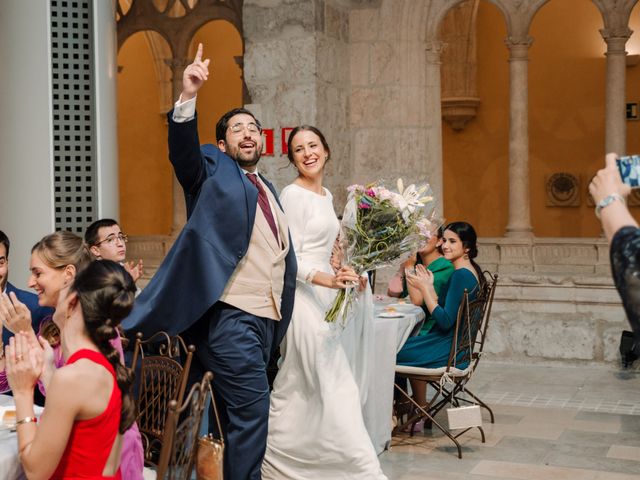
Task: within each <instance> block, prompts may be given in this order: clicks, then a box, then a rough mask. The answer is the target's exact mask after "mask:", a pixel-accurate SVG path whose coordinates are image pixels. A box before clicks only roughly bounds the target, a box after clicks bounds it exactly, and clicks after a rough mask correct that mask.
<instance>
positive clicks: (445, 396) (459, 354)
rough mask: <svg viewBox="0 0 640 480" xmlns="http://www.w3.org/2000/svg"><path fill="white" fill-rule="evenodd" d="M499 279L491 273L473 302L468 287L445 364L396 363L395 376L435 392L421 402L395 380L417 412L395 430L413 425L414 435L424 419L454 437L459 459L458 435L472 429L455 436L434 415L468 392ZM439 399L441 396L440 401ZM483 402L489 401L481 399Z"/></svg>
mask: <svg viewBox="0 0 640 480" xmlns="http://www.w3.org/2000/svg"><path fill="white" fill-rule="evenodd" d="M496 282H497V275H496V276H495V277H494V276H491V275H490V281H487V282H485V284H484V286H483V288H482V289H481V290H480V292H479V293H478V295H477V296H476V298H475V299H474V300H473V301H469V294H468V292H467V291H466V290H465V292H464V295H463V298H462V302H461V303H460V308H459V309H458V316H457V318H456V324H455V330H454V335H453V341H452V342H451V348H450V350H449V359H448V362H447V365H446V366H444V367H440V368H421V367H409V366H405V365H396V376H398V377H401V378H407V379H409V380H417V381H421V382H426V383H427V384H430V385H431V386H433V387H434V388H435V390H436V394H435V395H434V397H433V398H432V399H431V401H430V403H429V404H427V405H419V404H418V403H417V402H415V401H414V400H413V398H412V397H411V395H410V394H409V393H408V392H407V391H405V390H404V389H403V388H402V387H401V386H400V385H398V384H397V383H396V385H395V388H396V390H398V392H399V393H400V394H401V396H402V397H404V398H405V399H406V400H407V401H408V402H409V404H410V405H411V406H412V407H413V412H414V413H413V415H409V418H408V419H407V420H406V421H404V422H399V424H398V425H397V426H396V428H395V429H394V434H396V433H398V432H400V431H402V430H404V429H405V428H407V427H411V435H413V428H414V426H415V423H416V422H417V421H418V420H420V419H424V420H425V421H427V422H429V423H430V424H431V425H435V426H436V427H437V428H438V429H439V430H441V431H442V433H444V434H445V435H446V436H447V437H449V439H451V441H452V442H453V443H454V444H455V445H456V448H457V450H458V458H462V448H461V446H460V443H459V442H458V440H457V438H458V437H459V436H460V435H462V434H463V433H465V432H466V431H468V430H469V429H465V430H463V431H462V432H459V433H457V434H456V435H453V434H452V433H451V432H450V431H449V429H448V428H446V427H444V426H443V425H441V424H440V423H438V422H437V421H436V420H435V419H434V417H435V415H436V414H437V413H438V412H439V411H440V410H441V409H442V408H443V407H444V406H445V405H449V404H453V405H456V406H457V405H458V403H459V401H461V400H462V398H461V393H462V391H463V390H464V391H465V392H468V390H467V389H466V388H465V385H466V383H467V382H468V381H469V379H470V378H471V375H472V373H473V370H474V368H475V366H476V365H477V363H478V361H479V358H480V353H481V348H482V346H484V337H485V335H486V322H485V319H486V312H487V311H490V304H491V302H492V301H493V292H494V289H495V285H496ZM478 337H480V338H478ZM450 385H451V386H450ZM438 398H440V400H439V401H438ZM478 403H480V402H478ZM481 405H486V404H484V402H482V403H481ZM486 408H487V409H489V407H488V406H486ZM489 411H490V414H491V416H492V421H493V412H491V410H490V409H489ZM477 428H478V429H479V431H480V435H481V438H482V443H484V442H485V435H484V431H483V430H482V427H477Z"/></svg>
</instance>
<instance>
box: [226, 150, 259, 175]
mask: <svg viewBox="0 0 640 480" xmlns="http://www.w3.org/2000/svg"><path fill="white" fill-rule="evenodd" d="M260 153H261V152H258V151H257V150H256V152H255V153H254V154H253V155H249V156H245V155H244V154H243V153H242V152H239V155H237V156H234V157H231V158H233V159H234V160H235V161H236V162H237V163H238V165H239V166H240V168H242V169H244V170H248V169H249V168H251V167H255V166H256V165H257V164H258V161H259V160H260Z"/></svg>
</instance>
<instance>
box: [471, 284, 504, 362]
mask: <svg viewBox="0 0 640 480" xmlns="http://www.w3.org/2000/svg"><path fill="white" fill-rule="evenodd" d="M483 273H484V276H485V290H486V293H485V297H486V299H485V303H484V308H483V310H482V321H481V322H480V329H479V330H478V334H477V336H476V338H475V341H474V346H473V366H474V368H475V366H476V365H477V364H478V361H479V360H480V356H481V354H482V351H483V350H484V343H485V341H486V339H487V330H488V328H489V319H490V318H491V308H492V307H493V297H494V295H495V293H496V285H497V284H498V274H497V273H494V274H492V273H491V272H487V271H485V272H483Z"/></svg>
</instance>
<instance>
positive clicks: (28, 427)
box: [5, 260, 136, 480]
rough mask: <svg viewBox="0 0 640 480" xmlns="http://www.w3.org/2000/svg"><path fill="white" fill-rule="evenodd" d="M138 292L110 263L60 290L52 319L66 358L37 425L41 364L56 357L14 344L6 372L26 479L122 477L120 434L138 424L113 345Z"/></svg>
mask: <svg viewBox="0 0 640 480" xmlns="http://www.w3.org/2000/svg"><path fill="white" fill-rule="evenodd" d="M135 292H136V286H135V284H134V283H133V280H132V279H131V276H130V275H129V274H128V273H126V272H125V271H124V270H123V269H122V267H120V266H119V265H118V264H117V263H115V262H111V261H108V260H101V261H96V262H92V263H91V264H90V265H89V266H88V267H87V268H86V269H84V270H83V271H81V272H80V273H78V274H77V276H76V277H75V280H74V281H73V284H71V286H70V287H66V288H64V289H63V290H61V291H60V295H59V299H58V305H57V307H56V311H55V314H54V316H53V321H54V322H55V323H56V325H57V326H58V327H59V328H60V343H61V346H62V350H63V355H64V357H65V358H67V359H68V360H67V363H66V365H65V366H63V367H62V368H60V369H58V370H56V371H55V373H54V374H53V376H52V378H51V381H50V383H49V386H48V387H47V404H46V409H45V411H44V412H43V414H42V416H41V418H40V419H39V420H38V419H36V416H35V414H34V410H33V389H34V387H35V385H36V382H37V380H38V377H39V376H40V374H41V373H42V371H43V366H44V363H45V362H52V361H53V358H45V355H44V351H43V350H42V348H41V347H40V345H38V344H36V343H35V341H34V339H33V337H32V336H30V335H27V334H24V333H20V334H17V335H16V336H15V337H13V338H12V339H11V341H10V344H9V345H8V346H7V348H6V352H5V353H6V368H7V376H8V379H9V384H10V385H11V389H12V391H13V395H14V399H15V402H16V419H17V422H16V428H17V432H18V448H19V452H20V460H21V462H22V465H23V467H24V470H25V473H26V476H27V478H29V479H36V478H37V479H40V478H43V479H44V478H52V479H69V480H71V479H79V478H82V479H116V480H119V479H120V478H121V475H120V469H119V464H120V450H121V447H122V434H123V433H124V432H125V431H126V430H127V429H128V428H129V426H130V425H131V424H132V423H133V421H134V418H135V417H134V405H133V400H132V397H131V394H130V387H131V382H132V379H133V375H132V373H131V370H130V369H128V368H126V367H124V365H122V364H121V363H120V359H119V355H118V352H117V351H116V350H115V348H114V347H113V346H112V344H111V342H110V341H111V340H113V339H114V338H115V337H116V336H117V335H118V334H117V330H116V327H117V326H118V325H119V323H120V321H121V320H122V319H123V318H124V317H126V316H127V315H128V313H129V312H130V311H131V308H132V307H133V301H134V296H135ZM47 356H48V355H47ZM36 422H38V423H40V426H39V427H37V428H36Z"/></svg>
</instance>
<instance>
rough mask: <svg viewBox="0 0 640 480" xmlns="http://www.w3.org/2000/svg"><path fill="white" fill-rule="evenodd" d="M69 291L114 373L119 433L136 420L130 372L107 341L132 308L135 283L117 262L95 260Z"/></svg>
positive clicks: (89, 334)
mask: <svg viewBox="0 0 640 480" xmlns="http://www.w3.org/2000/svg"><path fill="white" fill-rule="evenodd" d="M69 292H75V293H76V294H77V295H78V300H79V302H80V307H81V309H82V316H83V318H84V324H85V329H86V332H87V334H88V336H89V338H90V339H91V341H93V342H94V343H95V344H96V346H97V347H98V348H99V349H100V352H102V354H103V355H104V356H105V357H107V359H108V360H109V362H111V365H113V369H114V370H115V372H116V379H117V382H118V387H120V392H121V393H122V410H121V413H120V433H124V432H125V431H126V430H127V429H128V428H129V427H130V426H131V425H132V424H133V422H134V420H135V406H134V403H133V396H132V395H131V385H132V383H133V371H132V370H131V369H130V368H126V367H125V366H124V365H122V363H120V355H119V353H118V351H117V350H116V349H115V348H114V347H113V346H112V345H111V343H110V340H113V339H115V338H116V337H117V336H118V332H117V330H116V327H117V326H118V325H120V322H121V321H122V320H123V319H124V318H125V317H126V316H127V315H129V312H131V309H132V308H133V302H134V299H135V294H136V285H135V283H134V282H133V279H132V278H131V275H129V273H127V272H126V271H125V270H124V268H122V266H120V265H119V264H117V263H116V262H112V261H111V260H96V261H93V262H91V264H90V265H89V266H87V268H85V269H84V270H82V271H81V272H80V273H79V274H78V275H76V278H75V280H74V282H73V284H72V285H71V288H70V290H69Z"/></svg>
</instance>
